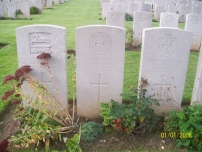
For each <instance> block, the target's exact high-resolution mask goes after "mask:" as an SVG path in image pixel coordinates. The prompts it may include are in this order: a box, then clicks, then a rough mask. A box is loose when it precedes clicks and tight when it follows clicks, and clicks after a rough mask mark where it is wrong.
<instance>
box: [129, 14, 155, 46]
mask: <svg viewBox="0 0 202 152" xmlns="http://www.w3.org/2000/svg"><path fill="white" fill-rule="evenodd" d="M150 27H152V12H143V11H140V12H135V13H134V17H133V32H134V34H133V45H134V46H138V45H139V44H141V42H142V32H143V29H145V28H150Z"/></svg>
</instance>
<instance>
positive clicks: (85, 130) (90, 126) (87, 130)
mask: <svg viewBox="0 0 202 152" xmlns="http://www.w3.org/2000/svg"><path fill="white" fill-rule="evenodd" d="M102 132H103V129H102V127H101V125H100V124H99V123H97V122H93V121H89V122H86V123H84V124H82V127H81V139H82V140H85V141H93V140H95V139H96V138H97V137H98V136H99V135H100V134H102Z"/></svg>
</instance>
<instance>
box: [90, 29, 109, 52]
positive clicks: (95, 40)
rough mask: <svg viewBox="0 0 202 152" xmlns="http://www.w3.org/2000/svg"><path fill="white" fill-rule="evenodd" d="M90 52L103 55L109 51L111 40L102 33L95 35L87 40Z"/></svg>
mask: <svg viewBox="0 0 202 152" xmlns="http://www.w3.org/2000/svg"><path fill="white" fill-rule="evenodd" d="M89 45H90V49H91V51H93V52H95V53H97V55H105V54H107V53H108V52H110V51H111V48H112V42H111V38H110V37H109V36H108V35H107V34H106V33H103V32H99V33H95V34H93V35H92V37H91V38H90V40H89Z"/></svg>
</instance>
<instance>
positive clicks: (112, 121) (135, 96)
mask: <svg viewBox="0 0 202 152" xmlns="http://www.w3.org/2000/svg"><path fill="white" fill-rule="evenodd" d="M145 92H146V90H144V89H143V90H141V89H139V90H138V89H134V88H132V89H131V91H130V92H129V93H124V94H121V95H122V96H123V97H125V98H126V99H128V100H130V103H128V104H126V103H121V104H119V103H118V102H116V101H114V100H112V101H111V102H110V103H104V102H102V103H100V109H101V113H100V116H101V117H102V118H103V123H102V124H103V125H105V126H107V125H112V126H113V127H114V128H115V129H116V130H120V131H124V132H125V133H126V134H129V133H130V132H132V131H134V132H139V130H140V129H142V130H141V131H145V130H149V131H153V130H155V129H158V122H159V116H158V115H157V114H156V113H155V112H154V110H153V109H151V108H150V105H152V104H155V105H159V103H158V102H157V101H156V100H155V99H153V98H152V97H151V96H150V97H145ZM137 130H138V131H137Z"/></svg>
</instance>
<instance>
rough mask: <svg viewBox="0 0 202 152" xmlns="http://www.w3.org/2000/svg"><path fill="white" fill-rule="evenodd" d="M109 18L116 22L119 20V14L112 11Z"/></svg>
mask: <svg viewBox="0 0 202 152" xmlns="http://www.w3.org/2000/svg"><path fill="white" fill-rule="evenodd" d="M111 19H112V20H113V21H114V22H117V21H118V20H119V14H118V13H113V14H112V15H111Z"/></svg>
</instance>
